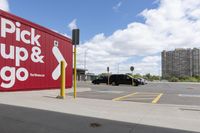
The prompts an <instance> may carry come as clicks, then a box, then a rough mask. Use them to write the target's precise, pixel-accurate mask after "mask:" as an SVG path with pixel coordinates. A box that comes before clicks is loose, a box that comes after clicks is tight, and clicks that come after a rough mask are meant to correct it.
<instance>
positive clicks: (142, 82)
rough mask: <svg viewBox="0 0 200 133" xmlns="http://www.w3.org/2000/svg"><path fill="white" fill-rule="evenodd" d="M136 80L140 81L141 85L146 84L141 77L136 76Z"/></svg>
mask: <svg viewBox="0 0 200 133" xmlns="http://www.w3.org/2000/svg"><path fill="white" fill-rule="evenodd" d="M137 80H138V81H139V82H140V84H141V85H145V84H147V82H146V80H145V79H143V78H137Z"/></svg>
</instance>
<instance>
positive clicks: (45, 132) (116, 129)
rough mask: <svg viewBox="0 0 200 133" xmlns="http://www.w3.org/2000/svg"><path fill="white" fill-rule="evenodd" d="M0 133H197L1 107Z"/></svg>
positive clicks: (36, 110)
mask: <svg viewBox="0 0 200 133" xmlns="http://www.w3.org/2000/svg"><path fill="white" fill-rule="evenodd" d="M0 132H1V133H197V132H192V131H184V130H178V129H170V128H163V127H156V126H148V125H142V124H136V123H127V122H119V121H112V120H106V119H98V118H92V117H84V116H78V115H72V114H66V113H58V112H53V111H46V110H39V109H33V108H25V107H17V106H10V105H4V104H0Z"/></svg>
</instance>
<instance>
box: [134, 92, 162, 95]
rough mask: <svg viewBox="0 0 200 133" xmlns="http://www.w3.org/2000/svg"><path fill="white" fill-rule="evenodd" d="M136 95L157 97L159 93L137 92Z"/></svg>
mask: <svg viewBox="0 0 200 133" xmlns="http://www.w3.org/2000/svg"><path fill="white" fill-rule="evenodd" d="M138 94H144V95H158V94H160V93H153V92H138Z"/></svg>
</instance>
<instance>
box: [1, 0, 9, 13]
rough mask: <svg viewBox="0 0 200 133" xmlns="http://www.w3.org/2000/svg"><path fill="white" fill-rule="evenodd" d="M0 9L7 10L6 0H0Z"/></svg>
mask: <svg viewBox="0 0 200 133" xmlns="http://www.w3.org/2000/svg"><path fill="white" fill-rule="evenodd" d="M0 9H1V10H4V11H7V12H9V4H8V0H0Z"/></svg>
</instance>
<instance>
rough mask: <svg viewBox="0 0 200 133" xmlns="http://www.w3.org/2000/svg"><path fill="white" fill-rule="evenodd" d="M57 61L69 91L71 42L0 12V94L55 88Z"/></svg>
mask: <svg viewBox="0 0 200 133" xmlns="http://www.w3.org/2000/svg"><path fill="white" fill-rule="evenodd" d="M61 60H64V61H65V62H66V63H65V64H66V88H70V87H71V86H72V44H71V40H70V39H68V38H66V37H64V36H62V35H60V34H57V33H55V32H53V31H51V30H48V29H46V28H44V27H41V26H39V25H36V24H34V23H31V22H29V21H27V20H24V19H22V18H19V17H17V16H14V15H11V14H9V13H7V12H4V11H1V10H0V91H16V90H35V89H50V88H59V86H60V61H61Z"/></svg>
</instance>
